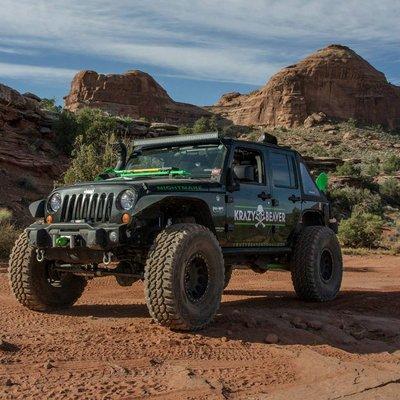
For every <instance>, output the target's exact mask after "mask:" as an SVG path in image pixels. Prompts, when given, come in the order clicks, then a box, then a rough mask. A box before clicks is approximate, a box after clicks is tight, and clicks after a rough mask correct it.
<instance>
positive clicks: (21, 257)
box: [8, 232, 87, 311]
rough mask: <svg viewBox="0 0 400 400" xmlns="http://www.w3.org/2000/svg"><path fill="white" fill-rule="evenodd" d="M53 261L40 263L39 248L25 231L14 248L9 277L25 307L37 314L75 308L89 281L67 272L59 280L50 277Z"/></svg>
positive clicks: (12, 288) (18, 298)
mask: <svg viewBox="0 0 400 400" xmlns="http://www.w3.org/2000/svg"><path fill="white" fill-rule="evenodd" d="M49 266H50V262H49V261H46V260H45V261H43V262H38V261H37V260H36V252H35V249H34V248H33V247H32V246H30V245H29V242H28V235H27V233H26V232H23V233H22V234H21V235H20V236H19V238H18V239H17V240H16V242H15V245H14V248H13V249H12V252H11V256H10V261H9V267H8V274H9V280H10V286H11V290H12V292H13V293H14V296H15V297H16V299H17V300H18V301H19V302H20V303H21V304H22V305H23V306H25V307H27V308H29V309H31V310H35V311H51V310H59V309H64V308H68V307H70V306H72V305H73V304H74V303H75V302H76V301H77V300H78V299H79V297H80V296H81V295H82V293H83V291H84V289H85V287H86V284H87V281H86V279H85V278H83V277H81V276H76V275H73V274H70V273H64V274H63V275H62V276H61V277H60V279H59V280H57V281H55V280H54V279H53V278H52V277H51V276H50V275H49Z"/></svg>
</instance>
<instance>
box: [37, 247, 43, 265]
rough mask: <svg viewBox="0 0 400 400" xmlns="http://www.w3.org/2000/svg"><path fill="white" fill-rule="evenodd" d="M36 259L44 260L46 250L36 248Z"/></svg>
mask: <svg viewBox="0 0 400 400" xmlns="http://www.w3.org/2000/svg"><path fill="white" fill-rule="evenodd" d="M36 260H38V261H39V262H43V261H44V250H40V249H36Z"/></svg>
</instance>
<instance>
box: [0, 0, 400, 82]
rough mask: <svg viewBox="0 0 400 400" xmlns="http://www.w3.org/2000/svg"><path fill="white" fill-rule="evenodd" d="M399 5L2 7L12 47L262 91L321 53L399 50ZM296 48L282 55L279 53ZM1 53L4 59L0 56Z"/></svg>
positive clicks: (161, 2)
mask: <svg viewBox="0 0 400 400" xmlns="http://www.w3.org/2000/svg"><path fill="white" fill-rule="evenodd" d="M396 3H397V2H395V1H394V2H393V1H392V0H381V1H380V2H379V3H378V2H376V1H374V0H346V1H345V0H337V1H335V2H332V1H331V0H308V1H305V0H285V1H283V0H281V1H279V0H269V1H266V0H252V1H251V2H249V1H248V0H225V1H217V0H203V1H179V0H152V1H146V2H143V1H138V0H133V1H131V0H120V1H118V2H109V1H108V0H86V1H81V0H69V1H68V2H62V3H60V2H56V1H52V0H36V1H31V0H19V1H18V2H16V1H15V0H0V6H1V13H0V43H1V44H2V45H3V46H11V45H12V46H13V48H17V49H18V46H21V47H23V48H30V49H32V50H35V51H42V52H43V53H45V52H46V50H49V49H50V50H52V51H60V52H68V53H70V54H84V55H95V56H96V57H103V58H104V59H107V60H110V59H111V60H112V59H116V60H121V61H125V62H126V63H129V64H131V67H132V68H135V67H136V65H137V64H138V63H142V64H143V63H144V64H148V65H153V66H157V67H160V68H161V69H165V70H166V71H165V72H166V73H170V74H179V75H184V76H188V77H192V78H199V79H210V80H222V81H234V82H243V83H254V84H260V83H263V82H265V81H266V79H267V77H268V76H270V75H271V74H272V73H273V72H275V71H276V70H277V69H279V68H280V67H281V66H283V65H284V64H287V63H292V62H293V61H295V60H296V59H297V58H298V57H299V56H303V55H305V54H307V53H308V52H309V51H310V50H314V48H315V45H316V44H317V45H318V46H319V45H320V43H325V44H328V43H330V42H342V43H343V44H346V43H348V42H350V43H358V46H359V47H360V48H363V49H364V48H365V49H368V48H369V46H370V43H373V44H374V46H377V45H389V44H390V45H393V44H394V43H395V41H396V40H397V38H398V37H400V24H399V23H398V20H399V17H400V8H399V7H398V5H397V4H396ZM282 42H283V43H284V44H285V45H288V43H289V44H290V46H289V50H288V49H286V50H283V49H282V48H281V47H280V43H282ZM0 51H1V50H0Z"/></svg>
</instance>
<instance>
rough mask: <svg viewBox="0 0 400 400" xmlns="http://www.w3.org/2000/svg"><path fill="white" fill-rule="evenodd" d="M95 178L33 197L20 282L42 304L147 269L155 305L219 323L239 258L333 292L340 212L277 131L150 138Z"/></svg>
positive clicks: (23, 295) (200, 322) (166, 315)
mask: <svg viewBox="0 0 400 400" xmlns="http://www.w3.org/2000/svg"><path fill="white" fill-rule="evenodd" d="M117 150H118V153H119V160H118V164H117V166H116V167H115V168H112V169H109V170H107V171H105V172H104V173H103V174H101V175H100V177H98V179H97V180H95V181H93V182H86V183H78V184H75V185H72V186H66V187H60V188H57V189H55V190H54V191H53V192H52V193H51V194H50V196H49V197H48V198H47V199H44V200H40V201H37V202H35V203H33V204H31V206H30V211H31V213H32V215H33V217H35V218H37V219H38V222H36V223H34V224H32V225H30V226H29V227H28V228H27V229H26V230H25V232H24V233H23V234H22V235H21V236H20V238H19V239H18V240H17V242H16V243H15V246H14V249H13V251H12V254H11V258H10V264H9V274H10V281H11V287H12V290H13V292H14V294H15V296H16V298H17V299H18V301H19V302H20V303H21V304H23V305H24V306H26V307H28V308H30V309H32V310H38V311H48V310H54V309H61V308H65V307H69V306H71V305H72V304H74V303H75V302H76V301H77V299H78V298H79V297H80V296H81V294H82V292H83V290H84V289H85V286H86V283H87V280H88V279H90V278H93V277H98V276H107V275H113V276H115V277H116V280H117V282H118V283H119V284H120V285H124V286H128V285H132V284H133V283H134V282H135V281H137V280H141V279H144V287H145V296H146V302H147V306H148V308H149V311H150V314H151V316H152V317H153V318H154V319H155V320H156V321H158V322H159V323H160V324H162V325H165V326H168V327H170V328H173V329H182V330H193V329H199V328H202V327H204V326H205V325H206V324H208V323H209V322H210V321H211V320H212V318H213V316H214V314H215V313H216V311H217V310H218V308H219V305H220V301H221V295H222V292H223V289H224V287H226V286H227V285H228V282H229V279H230V276H231V273H232V269H233V268H234V267H240V266H241V267H244V266H246V267H248V268H251V269H252V270H253V271H255V272H257V273H263V272H265V271H267V270H268V269H270V268H277V267H280V268H283V269H288V270H290V271H291V274H292V280H293V284H294V288H295V291H296V293H297V294H298V295H299V297H300V298H302V299H305V300H312V301H327V300H332V299H334V298H335V296H336V295H337V293H338V291H339V288H340V284H341V280H342V257H341V251H340V247H339V243H338V241H337V238H336V234H335V233H336V231H337V224H336V220H335V219H334V218H332V216H331V209H330V205H329V202H328V201H327V198H326V197H325V194H324V192H323V190H321V189H320V188H318V187H317V185H316V184H315V183H314V181H313V179H312V178H311V175H310V173H309V171H308V169H307V166H306V164H305V162H304V161H303V159H302V158H301V156H300V155H299V154H298V153H297V152H296V151H294V150H291V149H290V148H286V147H282V146H278V145H277V144H276V140H275V139H274V138H273V137H272V138H271V137H270V136H266V140H264V142H260V143H254V142H247V141H240V140H234V139H230V138H221V137H219V136H218V134H213V133H211V134H202V135H187V136H176V137H170V138H163V139H144V140H138V141H135V143H134V148H133V151H132V152H131V154H130V155H129V156H128V154H127V150H126V147H125V146H124V145H123V144H122V143H119V145H118V149H117Z"/></svg>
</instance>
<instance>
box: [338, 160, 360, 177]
mask: <svg viewBox="0 0 400 400" xmlns="http://www.w3.org/2000/svg"><path fill="white" fill-rule="evenodd" d="M336 173H337V174H338V175H339V176H352V177H355V178H358V177H359V176H361V166H360V165H357V164H354V163H349V162H345V163H343V164H342V165H339V166H338V167H337V168H336Z"/></svg>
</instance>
